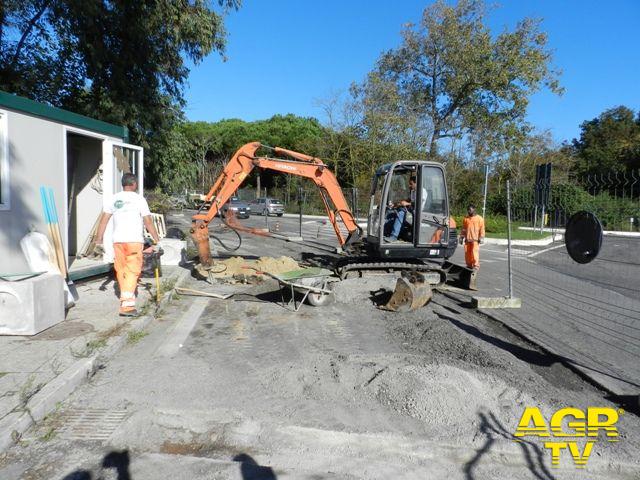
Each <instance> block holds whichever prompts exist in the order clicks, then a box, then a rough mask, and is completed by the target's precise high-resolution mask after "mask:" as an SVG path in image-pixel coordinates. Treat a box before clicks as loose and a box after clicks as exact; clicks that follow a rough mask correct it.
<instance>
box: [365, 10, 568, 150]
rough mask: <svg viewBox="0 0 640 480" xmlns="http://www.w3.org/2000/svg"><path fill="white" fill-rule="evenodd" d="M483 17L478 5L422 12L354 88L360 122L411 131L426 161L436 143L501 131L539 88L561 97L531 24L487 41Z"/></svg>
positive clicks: (523, 23) (541, 36)
mask: <svg viewBox="0 0 640 480" xmlns="http://www.w3.org/2000/svg"><path fill="white" fill-rule="evenodd" d="M484 17H485V7H484V4H483V3H482V2H481V1H479V0H459V1H458V3H457V4H456V5H453V6H450V5H448V4H447V3H445V2H444V1H442V0H439V1H437V2H436V3H435V4H433V5H432V6H430V7H427V8H426V9H425V11H424V13H423V16H422V20H421V22H420V24H419V25H417V26H414V25H410V26H409V27H407V28H406V29H405V30H404V31H403V32H402V36H403V42H402V45H401V46H400V47H399V48H397V49H395V50H390V51H388V52H386V53H385V54H383V55H382V57H381V58H380V59H379V61H378V65H377V69H376V70H374V71H373V72H371V73H370V74H369V76H368V78H367V81H366V82H365V83H364V84H363V85H362V86H361V87H360V92H361V94H362V97H363V101H364V124H365V125H366V126H367V127H369V128H370V129H373V130H375V129H376V128H377V126H378V125H381V126H382V128H383V129H385V130H386V129H388V128H389V127H395V128H396V129H398V130H399V131H400V132H407V131H409V132H411V133H415V134H416V135H417V136H418V137H419V138H422V141H421V142H419V143H417V144H416V146H417V147H418V148H422V147H426V151H427V152H428V153H429V155H430V156H431V157H432V158H433V157H435V155H436V153H437V143H438V140H440V139H442V138H445V137H453V138H460V137H462V136H463V135H465V134H467V133H471V132H474V131H478V130H484V131H486V132H494V134H498V133H501V132H502V133H504V132H508V131H509V129H508V127H510V126H512V125H513V124H514V123H518V122H520V121H522V120H523V118H524V115H525V113H526V109H527V105H528V99H529V97H530V95H531V94H532V93H534V92H536V91H537V90H539V89H540V88H541V87H542V86H546V87H548V88H549V89H550V90H551V91H553V92H558V93H559V92H561V88H560V86H559V84H558V79H557V77H558V75H557V73H556V72H554V71H553V70H552V69H551V67H550V66H549V64H550V62H551V53H550V51H549V50H547V48H546V44H547V38H546V35H545V34H544V33H541V32H540V31H539V29H538V22H536V21H534V20H532V19H528V18H526V19H524V20H522V21H521V22H519V23H518V25H517V26H516V28H515V29H514V30H513V31H512V32H509V31H504V32H502V33H500V34H498V35H497V36H492V34H491V32H490V31H489V29H488V27H487V26H486V25H485V23H484ZM381 119H382V121H381ZM392 131H393V130H392ZM426 132H428V133H426ZM425 134H426V136H425Z"/></svg>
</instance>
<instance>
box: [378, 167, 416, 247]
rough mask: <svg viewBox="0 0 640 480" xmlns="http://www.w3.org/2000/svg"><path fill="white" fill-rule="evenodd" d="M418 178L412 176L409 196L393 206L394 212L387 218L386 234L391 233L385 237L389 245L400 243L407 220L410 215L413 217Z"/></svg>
mask: <svg viewBox="0 0 640 480" xmlns="http://www.w3.org/2000/svg"><path fill="white" fill-rule="evenodd" d="M416 185H417V182H416V177H415V175H411V177H410V178H409V196H408V198H406V199H404V200H400V201H399V202H397V203H396V204H394V205H393V210H391V212H390V213H389V215H388V216H387V220H386V223H385V232H387V231H388V232H389V234H388V235H386V236H385V237H384V241H385V242H387V243H393V242H397V241H398V237H399V236H400V232H401V231H402V226H403V224H404V222H405V220H406V219H407V216H408V215H413V208H414V205H415V203H416Z"/></svg>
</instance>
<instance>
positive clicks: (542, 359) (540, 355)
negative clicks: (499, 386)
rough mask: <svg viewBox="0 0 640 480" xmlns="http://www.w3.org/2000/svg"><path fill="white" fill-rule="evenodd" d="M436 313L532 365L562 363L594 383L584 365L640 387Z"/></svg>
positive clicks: (546, 365)
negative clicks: (587, 374) (584, 371)
mask: <svg viewBox="0 0 640 480" xmlns="http://www.w3.org/2000/svg"><path fill="white" fill-rule="evenodd" d="M438 305H439V306H442V305H440V304H438ZM459 305H460V307H463V308H467V306H466V305H465V304H462V303H459ZM468 308H473V307H468ZM448 310H453V309H448ZM434 313H436V315H438V316H439V317H440V318H443V319H445V320H449V321H450V322H451V323H453V324H454V325H455V326H457V327H458V328H460V329H461V330H463V331H465V332H467V333H468V334H470V335H473V336H474V337H476V338H479V339H481V340H484V341H485V342H487V343H490V344H491V345H494V346H496V347H499V348H502V349H503V350H505V351H507V352H509V353H511V354H513V355H514V356H515V357H517V358H519V359H520V360H523V361H525V362H528V363H530V364H532V365H538V366H541V367H549V366H551V365H553V364H554V363H560V364H562V365H564V366H565V367H567V368H570V369H571V370H572V371H573V372H575V373H576V374H577V375H579V376H580V377H581V378H583V379H584V380H586V381H587V382H589V383H592V382H593V380H591V379H590V378H588V377H587V376H585V374H584V373H583V372H580V371H578V370H576V367H582V368H585V369H588V370H591V371H593V372H596V373H599V374H601V375H606V376H607V377H609V378H613V379H615V380H619V381H621V382H624V383H626V384H628V385H631V386H633V387H640V385H638V384H637V383H634V382H632V381H630V380H628V379H625V378H621V377H619V376H617V375H614V374H612V373H609V372H605V371H602V370H599V369H596V368H593V367H592V366H586V365H583V364H582V363H580V362H578V361H576V360H573V359H571V358H568V357H565V356H560V355H555V354H553V353H550V352H539V351H536V350H532V349H528V348H524V347H520V346H518V345H514V344H512V343H509V342H506V341H504V340H501V339H499V338H496V337H494V336H491V335H487V334H486V333H483V332H482V331H480V330H479V329H478V328H476V327H473V326H471V325H467V324H464V323H462V322H460V321H459V320H456V319H455V318H453V317H451V316H448V315H444V314H442V313H438V312H434ZM510 331H512V332H513V333H514V334H515V335H519V334H518V333H517V332H515V331H514V330H512V329H510ZM619 401H620V402H621V403H624V398H622V399H621V400H619ZM638 408H640V407H635V408H633V405H632V408H630V411H633V412H634V413H635V411H637V409H638Z"/></svg>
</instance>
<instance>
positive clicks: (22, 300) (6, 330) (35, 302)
mask: <svg viewBox="0 0 640 480" xmlns="http://www.w3.org/2000/svg"><path fill="white" fill-rule="evenodd" d="M63 285H64V280H63V278H62V276H60V275H59V274H55V273H45V274H43V275H39V276H37V277H33V278H28V279H26V280H21V281H19V282H0V319H2V320H0V335H35V334H36V333H39V332H41V331H43V330H46V329H47V328H49V327H51V326H53V325H56V324H58V323H60V322H61V321H62V320H64V307H65V297H64V289H63Z"/></svg>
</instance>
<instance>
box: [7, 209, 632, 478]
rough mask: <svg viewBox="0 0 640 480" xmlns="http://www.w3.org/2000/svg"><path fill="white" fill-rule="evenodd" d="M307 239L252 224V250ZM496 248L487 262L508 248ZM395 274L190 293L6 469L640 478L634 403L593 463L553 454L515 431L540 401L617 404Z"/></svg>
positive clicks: (83, 473)
mask: <svg viewBox="0 0 640 480" xmlns="http://www.w3.org/2000/svg"><path fill="white" fill-rule="evenodd" d="M177 220H180V221H182V222H183V224H186V223H188V218H185V217H180V218H178V219H177ZM261 220H262V221H264V219H257V218H252V219H251V220H249V221H247V222H246V223H247V224H248V225H250V224H252V223H253V222H260V221H261ZM282 222H283V225H284V226H287V227H288V226H289V222H290V220H289V219H284V220H282ZM306 225H309V228H316V231H317V225H315V224H312V223H308V224H306ZM320 233H321V234H322V235H320V234H317V238H316V239H314V241H318V243H319V246H318V248H319V249H320V250H321V249H322V248H325V249H327V248H329V247H330V245H331V244H332V243H331V242H332V241H333V240H330V239H329V237H325V236H324V235H325V234H326V233H327V232H326V231H324V230H323V231H322V232H320ZM328 233H330V232H328ZM222 235H224V236H229V240H231V238H232V236H231V234H229V233H223V234H222ZM225 238H226V237H225ZM325 238H326V240H325ZM308 249H309V246H308V245H303V244H299V243H292V242H284V241H280V240H276V239H272V238H265V237H256V236H250V235H247V236H245V237H244V241H243V244H242V246H241V247H240V249H239V250H238V252H237V253H238V254H240V255H242V256H245V257H254V256H264V255H270V256H279V255H292V256H294V257H296V258H301V257H302V256H303V253H305V251H308ZM329 249H330V248H329ZM490 250H493V249H489V248H487V249H486V251H485V252H483V255H484V257H483V258H484V262H485V264H484V265H483V268H485V267H486V268H490V267H489V266H490V265H492V263H493V265H494V266H499V265H502V264H503V263H504V262H502V261H501V260H500V259H501V258H502V257H501V256H503V253H501V251H500V249H496V250H495V252H492V251H490ZM492 261H493V262H492ZM394 281H395V279H394V278H393V277H388V276H376V277H370V278H367V279H352V280H347V281H346V282H343V283H341V284H340V286H339V287H338V288H339V291H338V292H337V293H338V295H337V297H338V300H339V301H338V302H337V303H334V304H332V305H329V306H326V307H322V308H314V307H310V306H307V305H304V306H303V307H302V309H301V310H300V312H298V313H294V312H291V311H290V310H287V309H285V308H283V307H282V306H281V305H279V304H278V303H277V301H278V299H279V294H278V292H277V285H275V284H274V283H272V282H269V281H267V282H265V283H262V284H259V285H232V286H228V285H227V286H224V288H233V289H237V291H238V292H239V293H238V295H237V296H236V297H234V299H233V300H217V299H205V298H197V297H187V296H182V297H180V298H178V299H176V300H175V301H174V302H173V303H172V304H171V305H170V306H169V307H168V308H167V309H166V311H165V312H163V313H162V315H160V316H159V317H158V318H157V319H156V320H155V321H154V322H152V324H151V326H150V327H149V329H148V331H146V332H144V335H140V336H138V337H136V339H135V340H132V341H131V342H130V344H129V345H128V346H127V347H125V349H124V350H123V351H122V352H121V353H120V354H119V355H118V356H117V357H116V358H115V359H113V360H112V361H111V362H110V363H109V364H108V365H106V368H104V369H103V370H100V371H99V372H97V373H96V374H95V376H94V377H93V378H92V379H91V381H90V382H89V383H88V384H86V385H84V386H83V387H81V388H80V389H79V390H78V391H76V392H75V393H74V394H73V395H72V396H71V397H70V399H69V400H68V401H67V402H65V403H64V404H63V405H60V407H59V409H58V410H57V411H56V412H55V413H54V414H53V415H51V416H50V417H48V418H47V419H46V420H45V421H43V422H42V423H41V424H39V425H38V426H37V427H36V428H34V429H32V430H31V431H30V432H28V434H27V435H25V437H24V438H23V439H22V442H20V443H19V445H17V446H16V447H14V448H12V449H11V450H10V451H9V452H8V454H7V455H5V456H4V457H1V458H0V478H3V479H4V478H10V479H13V478H23V479H27V480H31V479H40V478H47V479H65V480H72V479H83V480H86V479H97V478H104V479H107V478H117V479H135V480H147V479H149V480H151V479H154V480H155V479H164V478H167V479H178V480H179V479H185V480H186V479H223V480H224V479H243V480H248V479H264V480H273V479H276V478H277V479H306V480H312V479H313V480H321V479H334V478H335V479H389V478H393V479H416V478H448V479H451V480H455V479H465V480H472V479H503V478H509V479H516V480H517V479H529V478H536V479H546V480H551V479H581V480H582V479H584V478H585V474H586V475H588V477H589V478H590V479H603V480H604V479H617V478H620V479H632V478H637V471H638V469H639V468H640V463H639V459H638V457H637V450H638V447H640V428H639V427H640V420H639V419H638V417H636V416H634V415H632V414H629V415H624V416H622V417H621V419H620V422H619V424H618V428H619V429H620V432H621V441H620V442H618V443H610V442H606V441H599V442H598V443H597V444H596V445H595V446H594V453H593V454H592V456H591V458H590V460H589V466H588V467H587V471H586V472H585V471H584V470H579V469H576V468H575V467H574V465H573V463H572V462H571V460H569V458H567V457H563V459H562V463H561V467H560V468H558V469H551V467H550V455H549V452H548V450H545V449H544V448H543V442H542V441H539V439H536V438H531V439H526V440H525V441H523V442H514V437H513V432H514V431H515V427H516V425H517V422H518V419H519V417H520V415H521V414H522V412H523V409H524V407H525V406H531V405H535V406H539V407H540V409H541V411H542V412H543V413H544V415H550V414H551V413H552V412H553V411H555V410H556V409H558V408H561V407H565V406H574V407H577V408H586V407H587V406H593V405H598V406H607V405H608V406H613V405H612V404H611V403H610V402H608V401H607V400H606V399H605V398H604V394H603V392H602V391H600V390H598V389H596V388H594V387H592V386H591V385H590V384H589V383H586V382H585V381H583V380H582V378H580V377H579V376H577V375H575V374H574V373H573V372H572V371H571V370H568V369H567V368H565V367H564V366H563V365H562V364H561V363H560V362H559V361H558V358H557V357H555V356H554V355H548V354H546V353H544V352H543V351H541V350H540V349H538V348H537V347H535V346H534V345H532V344H530V343H528V342H526V341H523V340H522V339H520V338H519V337H518V336H516V335H514V334H512V333H511V332H510V331H508V330H507V329H505V328H504V327H503V326H502V325H501V324H500V323H498V322H495V321H493V320H491V319H488V318H486V317H484V316H482V315H478V314H477V313H476V312H475V311H474V310H473V309H470V308H468V306H466V304H465V303H459V302H456V301H454V300H452V299H450V298H448V297H445V296H442V295H439V294H436V296H435V297H434V299H433V301H432V302H431V303H430V304H429V305H428V306H427V307H425V308H423V309H420V310H419V311H416V312H411V313H407V314H395V313H391V312H385V311H382V310H380V309H378V308H376V306H375V304H374V299H375V295H374V292H375V291H376V290H377V289H378V288H380V287H385V288H389V286H392V285H393V283H394ZM187 286H191V287H193V288H199V289H211V290H216V289H222V288H223V286H220V285H218V286H211V285H208V284H206V283H204V282H202V281H198V280H195V279H191V280H190V281H189V283H188V285H187Z"/></svg>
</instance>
